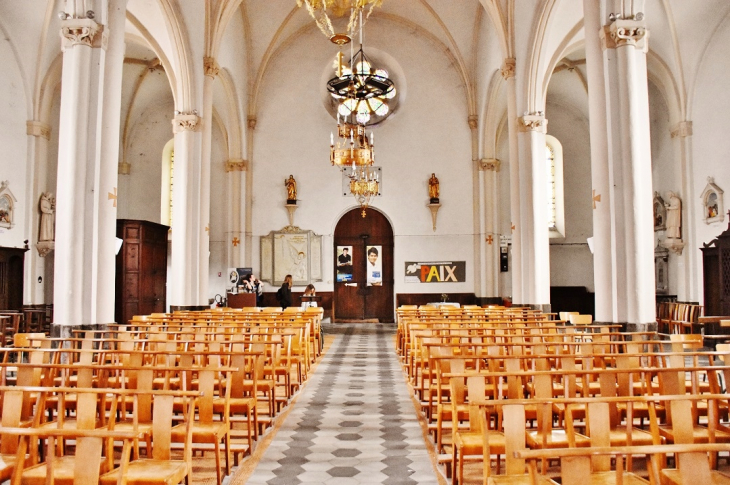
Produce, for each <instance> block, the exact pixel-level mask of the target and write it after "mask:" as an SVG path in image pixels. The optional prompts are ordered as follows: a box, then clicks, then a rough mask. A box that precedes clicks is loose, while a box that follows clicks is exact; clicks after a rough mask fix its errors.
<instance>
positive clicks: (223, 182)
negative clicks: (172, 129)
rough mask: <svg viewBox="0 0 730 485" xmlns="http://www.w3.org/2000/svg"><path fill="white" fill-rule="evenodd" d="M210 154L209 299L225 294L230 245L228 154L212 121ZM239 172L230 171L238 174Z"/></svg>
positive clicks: (217, 126)
mask: <svg viewBox="0 0 730 485" xmlns="http://www.w3.org/2000/svg"><path fill="white" fill-rule="evenodd" d="M211 146H212V153H211V156H210V160H211V165H210V246H209V249H210V260H209V266H208V268H209V277H208V293H209V295H210V298H213V297H214V296H215V295H216V294H220V295H222V296H225V295H226V286H229V285H228V271H227V270H228V265H227V263H226V261H227V259H226V258H227V250H228V248H229V246H230V245H231V241H230V238H229V237H228V236H227V234H226V231H227V229H228V228H227V226H226V224H227V223H226V221H227V220H228V211H229V210H230V203H229V202H230V201H232V200H234V199H233V194H231V193H229V190H228V185H229V184H228V182H227V177H228V175H229V174H227V173H226V171H225V165H224V164H225V162H226V160H227V159H228V157H227V153H228V151H227V149H226V148H227V147H226V143H225V135H224V134H223V133H222V132H221V127H220V126H219V125H218V124H216V123H213V132H212V139H211ZM239 173H240V172H233V174H234V175H235V176H238V174H239Z"/></svg>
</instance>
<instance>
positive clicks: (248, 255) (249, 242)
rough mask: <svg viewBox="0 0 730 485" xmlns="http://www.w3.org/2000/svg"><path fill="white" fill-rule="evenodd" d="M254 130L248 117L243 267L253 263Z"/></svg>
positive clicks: (250, 117)
mask: <svg viewBox="0 0 730 485" xmlns="http://www.w3.org/2000/svg"><path fill="white" fill-rule="evenodd" d="M255 129H256V117H255V116H249V117H248V130H246V153H247V157H248V160H249V164H248V165H249V166H248V169H247V170H246V172H245V177H246V183H245V187H246V192H245V194H244V200H245V201H246V202H245V203H246V206H245V208H244V214H245V215H244V221H245V222H244V227H245V228H246V229H245V231H246V232H245V238H244V248H243V254H244V259H243V263H244V265H250V264H251V262H252V261H253V259H252V258H253V209H252V203H253V167H252V166H251V160H253V133H254V130H255Z"/></svg>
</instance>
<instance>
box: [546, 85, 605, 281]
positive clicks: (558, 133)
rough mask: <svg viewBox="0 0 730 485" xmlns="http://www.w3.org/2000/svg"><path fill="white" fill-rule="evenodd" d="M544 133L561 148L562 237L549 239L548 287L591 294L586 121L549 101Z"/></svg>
mask: <svg viewBox="0 0 730 485" xmlns="http://www.w3.org/2000/svg"><path fill="white" fill-rule="evenodd" d="M549 100H550V98H548V104H547V107H546V110H545V113H546V115H547V118H548V120H549V121H548V134H550V135H552V136H554V137H555V138H557V139H558V140H559V141H560V143H561V144H562V145H563V187H564V191H563V192H564V200H563V204H564V209H565V237H564V238H557V239H551V240H550V286H585V287H586V288H587V289H588V291H590V292H593V291H594V281H593V255H592V254H591V252H590V249H589V248H588V243H587V241H586V239H587V238H589V237H591V236H592V235H593V212H592V210H593V209H592V208H593V205H592V202H591V201H592V189H591V153H590V141H589V138H590V133H589V127H588V120H587V119H585V118H584V117H583V115H582V113H581V112H580V111H578V110H577V109H575V108H573V107H571V106H560V105H556V104H552V103H550V102H549Z"/></svg>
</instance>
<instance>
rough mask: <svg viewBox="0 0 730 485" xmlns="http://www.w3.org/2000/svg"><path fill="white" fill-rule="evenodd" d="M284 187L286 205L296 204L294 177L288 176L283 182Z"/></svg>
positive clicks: (295, 182)
mask: <svg viewBox="0 0 730 485" xmlns="http://www.w3.org/2000/svg"><path fill="white" fill-rule="evenodd" d="M284 186H285V187H286V203H287V204H296V203H297V181H296V180H294V175H289V178H288V179H286V180H284Z"/></svg>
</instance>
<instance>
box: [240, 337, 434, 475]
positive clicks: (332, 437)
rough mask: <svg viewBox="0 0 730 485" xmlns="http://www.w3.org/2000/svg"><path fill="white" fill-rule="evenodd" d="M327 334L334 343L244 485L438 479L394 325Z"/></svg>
mask: <svg viewBox="0 0 730 485" xmlns="http://www.w3.org/2000/svg"><path fill="white" fill-rule="evenodd" d="M325 332H326V333H327V335H328V336H330V335H334V337H335V340H334V342H333V344H332V346H331V347H330V348H329V350H328V351H327V353H326V354H325V355H324V357H323V359H322V361H321V362H320V363H319V365H318V367H317V369H316V372H315V373H314V375H312V376H310V380H309V382H308V383H307V385H306V386H305V387H304V389H303V390H302V392H301V394H300V395H299V396H298V398H297V401H296V402H295V403H294V405H293V408H292V410H291V412H290V413H289V415H288V416H286V418H285V421H284V422H283V424H282V425H281V428H280V429H279V430H278V432H277V433H276V436H275V437H274V438H273V440H272V442H271V444H270V445H269V447H268V448H267V449H266V451H265V452H264V455H263V457H262V458H261V461H260V462H259V463H258V465H257V466H256V468H255V470H254V471H253V473H252V474H251V476H250V477H249V478H248V479H247V480H245V483H247V484H269V485H274V484H299V483H309V484H315V483H317V484H337V485H350V484H352V485H356V484H368V485H372V484H380V483H382V484H434V485H435V484H438V483H439V481H438V479H437V478H436V471H435V470H434V467H433V464H432V462H431V459H430V456H429V453H428V451H427V450H426V445H425V442H424V438H423V433H422V430H421V426H420V425H419V423H418V418H417V417H416V412H415V409H414V406H413V402H412V400H411V397H410V394H409V393H410V391H409V389H408V386H407V384H406V382H405V380H404V377H403V372H402V370H401V367H400V364H399V362H398V358H397V356H396V353H395V348H394V338H393V337H394V333H395V325H394V324H373V323H341V324H340V323H337V324H329V325H327V326H326V327H325ZM236 482H238V480H237V481H236ZM240 483H243V482H240Z"/></svg>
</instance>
